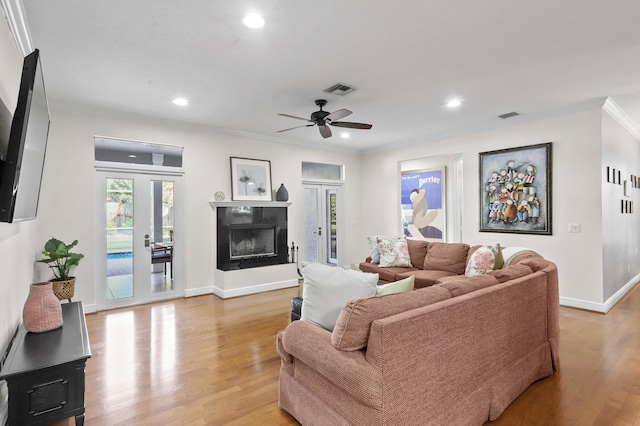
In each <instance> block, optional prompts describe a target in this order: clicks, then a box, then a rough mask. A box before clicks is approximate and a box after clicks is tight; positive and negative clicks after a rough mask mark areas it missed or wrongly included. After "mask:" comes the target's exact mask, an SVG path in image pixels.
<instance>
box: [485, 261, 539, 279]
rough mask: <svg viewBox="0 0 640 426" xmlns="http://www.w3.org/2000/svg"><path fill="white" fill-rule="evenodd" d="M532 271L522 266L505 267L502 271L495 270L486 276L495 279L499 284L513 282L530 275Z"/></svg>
mask: <svg viewBox="0 0 640 426" xmlns="http://www.w3.org/2000/svg"><path fill="white" fill-rule="evenodd" d="M532 273H533V270H532V269H531V268H530V267H528V266H526V265H522V264H518V265H511V266H507V267H506V268H504V269H495V270H493V271H489V272H487V273H486V275H490V276H492V277H495V278H496V279H497V280H498V281H499V282H500V283H504V282H507V281H511V280H515V279H516V278H520V277H524V276H525V275H529V274H532Z"/></svg>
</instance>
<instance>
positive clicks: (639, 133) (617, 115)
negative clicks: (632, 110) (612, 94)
mask: <svg viewBox="0 0 640 426" xmlns="http://www.w3.org/2000/svg"><path fill="white" fill-rule="evenodd" d="M602 110H603V111H605V112H607V113H608V114H609V115H610V116H611V117H613V119H614V120H616V121H617V122H618V124H620V125H621V126H622V127H623V128H624V129H625V130H626V131H627V132H629V133H631V135H632V136H633V137H634V138H636V140H639V141H640V127H638V125H637V124H636V123H634V122H633V120H631V119H630V118H629V116H628V115H627V114H625V112H624V111H622V110H621V109H620V107H619V106H618V105H617V104H616V103H615V102H613V100H611V98H607V100H606V101H605V102H604V105H603V106H602Z"/></svg>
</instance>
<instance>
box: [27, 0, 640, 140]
mask: <svg viewBox="0 0 640 426" xmlns="http://www.w3.org/2000/svg"><path fill="white" fill-rule="evenodd" d="M23 3H24V8H25V12H26V19H27V23H28V26H29V29H30V33H31V38H32V41H33V45H34V47H37V48H39V49H40V51H41V55H42V58H43V69H44V73H45V84H46V88H47V91H48V96H49V103H50V104H51V105H52V106H63V107H66V108H73V109H82V110H89V111H96V112H100V113H106V114H118V115H143V116H149V117H154V118H158V119H161V120H163V121H166V120H177V121H182V122H187V123H193V124H198V125H205V126H210V127H213V128H216V129H219V130H223V131H225V132H226V131H228V132H234V133H235V132H239V133H246V134H252V135H259V136H258V137H260V138H262V137H264V138H267V139H271V140H279V141H283V142H287V143H294V144H301V145H302V144H310V145H312V146H315V147H328V148H343V149H352V150H366V149H376V148H381V147H384V146H389V145H393V144H396V145H400V144H412V143H419V142H424V141H431V140H438V139H440V138H443V137H446V136H452V135H457V134H462V133H465V132H471V131H477V130H480V129H484V128H488V127H493V126H498V125H503V124H505V121H504V120H502V119H500V118H498V117H497V116H498V115H500V114H504V113H508V112H511V111H517V112H519V113H521V114H523V117H520V118H512V119H509V120H507V121H508V123H513V122H514V121H516V120H522V119H526V118H531V117H535V116H539V115H544V114H549V113H557V112H559V111H564V110H570V109H573V108H580V107H582V106H585V105H590V104H595V102H596V101H598V100H604V98H605V97H607V96H612V97H614V101H616V102H617V103H618V104H619V106H621V107H622V108H623V109H626V110H627V111H628V112H629V115H630V116H632V117H631V118H632V119H634V120H635V121H636V122H638V123H640V108H638V105H640V103H639V102H638V100H639V99H640V97H639V96H637V94H639V93H640V2H639V1H638V0H618V1H616V2H606V1H602V0H560V1H559V0H536V1H507V0H502V1H498V0H484V1H478V0H406V1H395V2H394V1H388V0H384V1H383V0H368V1H349V0H346V1H345V0H342V1H338V0H324V1H321V2H315V1H314V2H311V1H301V0H261V1H255V0H253V1H246V0H236V1H231V0H229V1H220V0H217V1H216V0H191V1H188V2H187V1H177V0H171V1H168V0H109V1H100V0H56V1H51V0H24V1H23ZM250 11H256V12H259V13H260V14H261V15H262V16H263V17H264V19H265V21H266V25H265V26H264V28H262V29H260V30H255V29H250V28H247V27H245V26H244V25H243V24H242V18H243V17H244V15H245V14H247V13H248V12H250ZM338 82H342V83H346V84H350V85H353V86H355V87H357V88H358V91H356V92H354V93H351V94H348V95H346V96H344V97H341V96H337V95H332V94H327V93H324V92H323V90H324V89H326V88H328V87H330V86H332V85H333V84H335V83H338ZM177 96H182V97H185V98H187V99H189V100H190V104H189V105H188V106H187V107H177V106H175V105H174V104H172V103H171V100H172V99H173V98H175V97H177ZM452 97H459V98H461V99H462V101H463V104H462V106H461V107H460V108H458V109H456V110H451V109H449V108H447V107H445V106H444V104H445V103H446V102H447V101H448V100H449V99H450V98H452ZM319 98H324V99H327V100H328V105H327V107H326V108H325V110H327V111H334V110H337V109H340V108H348V109H350V110H351V111H353V114H352V115H350V116H349V117H348V118H345V119H344V121H355V122H364V123H371V124H373V128H372V129H371V130H353V131H351V135H352V137H351V138H350V139H342V138H340V137H339V136H338V133H339V131H340V129H338V128H335V127H334V128H333V133H334V136H333V137H332V138H329V139H323V138H322V137H321V136H320V134H319V132H318V129H317V128H300V129H295V130H292V131H289V132H285V133H276V131H277V130H280V129H285V128H289V127H294V126H298V125H304V122H302V121H298V120H294V119H291V118H286V117H281V116H278V115H277V113H286V114H291V115H295V116H302V117H308V116H309V115H310V114H311V113H312V112H313V111H316V110H317V109H318V108H317V107H316V106H315V105H314V100H315V99H319ZM176 143H179V141H176Z"/></svg>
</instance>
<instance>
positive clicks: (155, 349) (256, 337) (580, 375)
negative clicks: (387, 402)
mask: <svg viewBox="0 0 640 426" xmlns="http://www.w3.org/2000/svg"><path fill="white" fill-rule="evenodd" d="M297 291H298V290H297V289H285V290H278V291H273V292H269V293H263V294H258V295H252V296H245V297H239V298H235V299H227V300H221V299H219V298H217V297H215V296H200V297H194V298H188V299H179V300H174V301H169V302H161V303H155V304H150V305H143V306H137V307H134V308H127V309H118V310H113V311H104V312H99V313H97V314H90V315H87V326H88V329H89V337H90V340H91V349H92V352H93V356H92V358H91V359H90V360H89V361H88V363H87V369H86V375H87V379H86V424H87V425H88V426H92V425H110V426H111V425H133V424H135V425H297V422H296V421H295V420H294V419H293V418H292V417H290V416H289V415H288V414H286V413H284V412H282V411H280V410H279V409H278V405H277V389H278V369H279V366H280V361H279V357H278V355H277V354H276V351H275V334H276V332H277V331H278V330H280V329H282V328H284V327H286V326H287V324H288V323H289V311H290V302H291V298H292V297H294V296H296V295H297ZM560 327H561V347H560V368H559V371H558V372H556V374H555V375H553V376H552V377H549V378H546V379H544V380H541V381H539V382H536V383H534V384H533V385H532V386H530V387H529V388H528V389H527V390H526V391H525V392H524V394H522V395H521V396H520V397H519V398H518V399H517V400H516V401H514V402H513V403H512V404H511V405H510V406H509V407H508V408H507V410H506V411H505V412H504V413H503V415H502V416H501V417H500V418H499V419H498V420H497V421H495V422H492V423H488V425H510V426H511V425H580V426H582V425H618V426H622V425H638V424H640V286H636V288H635V289H634V290H633V291H632V292H631V293H630V294H629V295H627V296H626V297H625V298H624V299H623V300H622V301H621V302H620V303H619V304H618V305H617V306H615V307H614V308H613V310H612V311H611V312H610V313H609V314H607V315H602V314H597V313H593V312H586V311H581V310H576V309H570V308H561V322H560ZM319 415H320V414H319ZM72 424H73V422H72V421H71V420H65V421H61V422H58V423H56V425H57V426H61V425H72Z"/></svg>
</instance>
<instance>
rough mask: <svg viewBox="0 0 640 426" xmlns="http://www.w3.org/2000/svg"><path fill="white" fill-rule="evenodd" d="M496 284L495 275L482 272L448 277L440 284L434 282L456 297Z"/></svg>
mask: <svg viewBox="0 0 640 426" xmlns="http://www.w3.org/2000/svg"><path fill="white" fill-rule="evenodd" d="M496 284H499V282H498V280H497V279H496V278H495V277H492V276H490V275H486V274H482V275H474V276H473V277H466V276H462V277H458V278H457V279H450V280H447V281H445V282H443V283H441V284H436V286H438V287H442V288H446V289H447V290H449V293H450V294H451V297H458V296H462V295H463V294H467V293H471V292H472V291H476V290H480V289H481V288H486V287H491V286H493V285H496Z"/></svg>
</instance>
